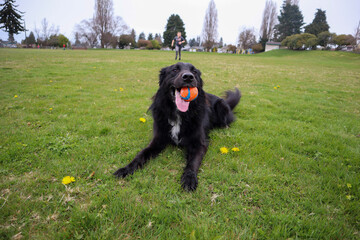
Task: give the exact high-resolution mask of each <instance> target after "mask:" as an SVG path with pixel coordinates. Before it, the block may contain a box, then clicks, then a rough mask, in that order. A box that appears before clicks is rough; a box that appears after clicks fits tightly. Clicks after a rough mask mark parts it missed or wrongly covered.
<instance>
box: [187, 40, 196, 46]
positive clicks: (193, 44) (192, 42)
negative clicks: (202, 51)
mask: <svg viewBox="0 0 360 240" xmlns="http://www.w3.org/2000/svg"><path fill="white" fill-rule="evenodd" d="M188 43H189V46H190V47H193V46H195V38H191V39H190V40H189V42H188Z"/></svg>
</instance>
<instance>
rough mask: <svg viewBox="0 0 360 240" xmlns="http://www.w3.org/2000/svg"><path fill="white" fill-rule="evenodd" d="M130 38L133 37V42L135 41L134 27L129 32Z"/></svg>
mask: <svg viewBox="0 0 360 240" xmlns="http://www.w3.org/2000/svg"><path fill="white" fill-rule="evenodd" d="M130 35H131V37H132V39H134V42H136V33H135V30H134V29H131V33H130Z"/></svg>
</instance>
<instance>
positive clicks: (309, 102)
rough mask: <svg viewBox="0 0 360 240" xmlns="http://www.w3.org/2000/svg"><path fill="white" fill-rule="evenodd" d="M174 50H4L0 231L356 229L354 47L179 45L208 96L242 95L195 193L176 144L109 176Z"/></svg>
mask: <svg viewBox="0 0 360 240" xmlns="http://www.w3.org/2000/svg"><path fill="white" fill-rule="evenodd" d="M173 58H174V52H162V51H125V50H124V51H115V50H111V51H110V50H109V51H106V50H88V51H71V50H67V51H62V50H20V49H19V50H16V49H0V134H1V138H0V162H1V170H0V171H1V172H0V173H1V174H0V176H1V177H0V185H1V195H0V197H1V198H0V221H1V223H0V239H11V238H13V239H359V238H360V204H359V203H360V55H356V54H352V53H342V52H321V51H299V52H297V51H286V50H279V51H273V52H269V53H263V54H258V55H252V56H239V55H227V54H212V53H186V52H184V53H183V60H184V61H186V62H190V63H192V64H194V65H195V66H196V67H197V68H199V69H200V70H201V71H202V73H203V74H202V77H203V80H204V81H205V90H206V91H208V92H210V93H214V94H217V95H221V94H222V93H223V92H224V91H226V90H228V89H233V88H234V87H238V88H239V89H241V91H242V93H243V98H242V100H241V103H240V105H239V106H238V107H237V108H236V116H237V120H236V121H235V122H234V123H233V124H232V126H231V127H230V128H228V129H219V130H214V131H212V133H211V143H210V146H209V150H208V152H207V154H206V157H205V159H204V161H203V164H202V166H201V169H200V172H199V176H198V177H199V186H198V189H197V190H196V192H193V193H188V192H185V191H183V190H182V188H181V186H180V177H181V174H182V169H183V167H184V165H185V161H184V153H183V151H182V150H181V149H179V148H175V147H168V148H167V149H166V150H165V151H164V152H163V153H162V154H161V155H160V156H159V157H158V158H156V159H154V160H152V161H150V162H149V164H147V165H146V166H145V167H144V169H142V170H139V171H138V172H136V173H135V174H134V175H132V176H130V177H127V178H126V179H124V180H118V179H115V178H114V177H113V176H112V173H113V172H114V171H115V170H116V169H117V168H118V167H121V166H124V165H125V164H127V163H128V162H129V161H131V160H132V158H133V157H134V156H135V155H136V153H137V152H138V151H139V150H141V149H142V148H143V147H144V146H146V145H147V143H148V142H149V140H150V139H151V134H152V118H151V115H150V113H148V112H147V109H148V107H149V105H150V103H151V97H152V95H153V94H154V93H155V91H156V90H157V81H158V80H157V79H158V73H159V70H160V69H161V68H162V67H164V66H167V65H171V64H173V63H175V61H174V60H173ZM278 85H279V86H280V87H279V88H278ZM274 87H277V89H275V88H274ZM139 118H145V119H146V120H147V121H146V122H145V123H143V122H141V121H139ZM221 147H227V148H229V150H230V149H231V148H233V147H238V148H239V150H240V151H238V152H233V151H231V150H230V151H229V153H227V154H222V153H221V152H220V148H221ZM65 176H73V177H74V178H75V182H72V183H71V184H68V185H63V184H62V179H63V178H64V177H65Z"/></svg>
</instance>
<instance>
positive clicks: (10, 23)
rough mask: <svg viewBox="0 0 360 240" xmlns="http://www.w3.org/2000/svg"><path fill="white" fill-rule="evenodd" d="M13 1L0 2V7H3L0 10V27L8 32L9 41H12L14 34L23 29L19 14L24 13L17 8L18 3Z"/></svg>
mask: <svg viewBox="0 0 360 240" xmlns="http://www.w3.org/2000/svg"><path fill="white" fill-rule="evenodd" d="M14 3H15V0H5V2H4V3H2V4H0V7H3V8H2V9H1V10H0V29H5V32H8V33H9V41H14V34H18V33H19V32H23V31H25V27H24V26H23V23H22V16H21V14H24V13H23V12H20V11H19V10H17V9H16V8H17V7H18V5H15V4H14Z"/></svg>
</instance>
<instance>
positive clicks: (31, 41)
mask: <svg viewBox="0 0 360 240" xmlns="http://www.w3.org/2000/svg"><path fill="white" fill-rule="evenodd" d="M25 43H26V44H35V43H36V40H35V35H34V33H33V32H32V31H31V32H30V35H29V36H28V37H27V38H26V39H25Z"/></svg>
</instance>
